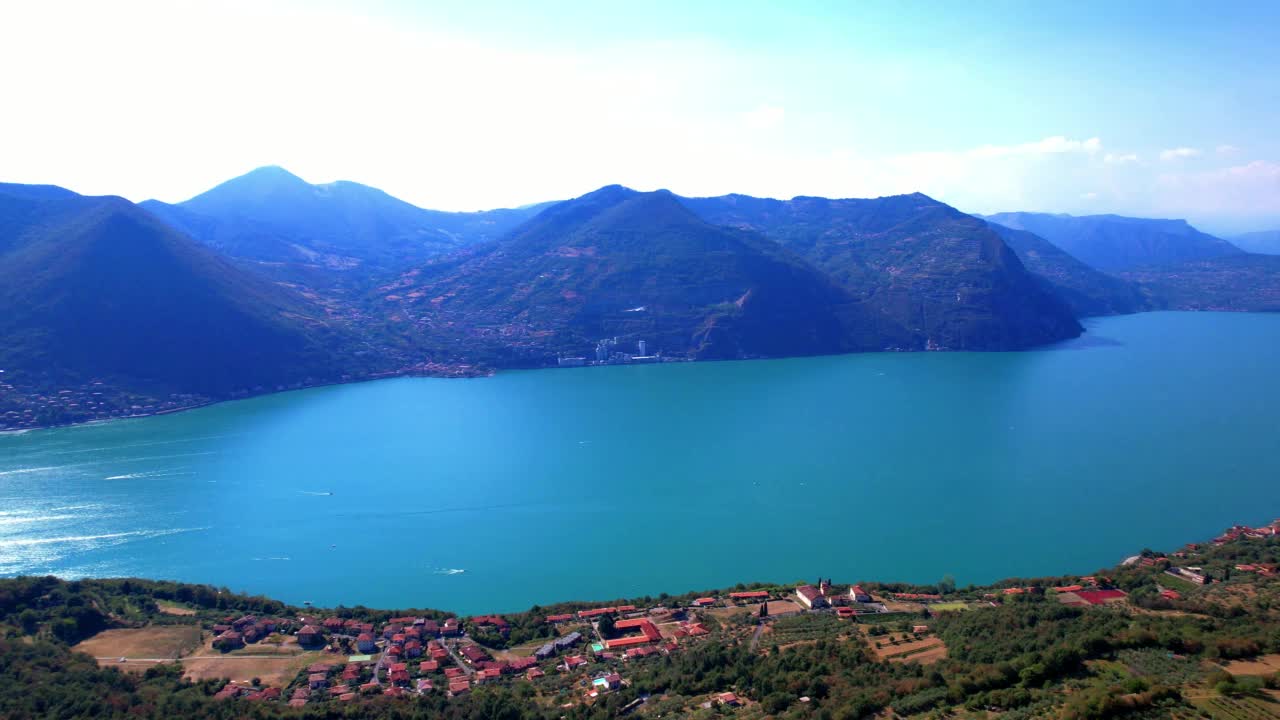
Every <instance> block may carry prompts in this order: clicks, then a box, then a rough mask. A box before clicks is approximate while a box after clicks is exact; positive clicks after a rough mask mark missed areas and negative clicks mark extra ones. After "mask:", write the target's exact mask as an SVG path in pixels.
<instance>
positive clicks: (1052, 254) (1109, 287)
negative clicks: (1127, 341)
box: [989, 223, 1150, 317]
mask: <svg viewBox="0 0 1280 720" xmlns="http://www.w3.org/2000/svg"><path fill="white" fill-rule="evenodd" d="M989 225H990V227H991V229H992V230H995V231H996V232H997V233H998V234H999V235H1000V237H1002V238H1004V241H1005V244H1006V245H1008V246H1009V247H1010V248H1012V249H1013V251H1014V252H1015V253H1017V254H1018V259H1020V260H1021V261H1022V264H1023V265H1024V266H1025V267H1026V268H1027V269H1028V270H1030V271H1031V272H1032V273H1035V274H1036V275H1037V276H1039V277H1040V278H1042V279H1043V280H1044V281H1045V282H1046V283H1047V284H1048V286H1049V287H1050V288H1051V289H1052V290H1053V291H1054V292H1055V293H1057V295H1058V296H1059V297H1061V298H1062V299H1063V300H1065V301H1066V302H1067V304H1068V305H1070V306H1071V309H1072V310H1073V311H1074V312H1075V314H1076V315H1077V316H1078V317H1093V316H1098V315H1118V314H1124V313H1132V312H1138V311H1140V310H1145V309H1148V306H1149V302H1150V301H1149V300H1148V298H1147V297H1146V295H1145V294H1144V293H1143V292H1142V289H1141V288H1140V287H1139V286H1138V284H1137V283H1133V282H1130V281H1128V280H1124V279H1122V278H1118V277H1115V276H1113V275H1108V274H1106V273H1104V272H1102V271H1100V270H1095V269H1093V268H1091V267H1089V266H1088V265H1086V264H1084V263H1083V262H1081V261H1079V260H1077V259H1075V258H1074V257H1072V256H1071V255H1070V254H1068V253H1067V252H1066V251H1065V250H1063V249H1061V248H1059V247H1058V246H1057V245H1054V244H1053V243H1051V242H1049V241H1048V240H1045V239H1044V238H1042V237H1040V236H1039V235H1036V234H1034V233H1030V232H1027V231H1026V230H1014V229H1013V228H1010V227H1005V226H1004V225H1000V224H998V223H989Z"/></svg>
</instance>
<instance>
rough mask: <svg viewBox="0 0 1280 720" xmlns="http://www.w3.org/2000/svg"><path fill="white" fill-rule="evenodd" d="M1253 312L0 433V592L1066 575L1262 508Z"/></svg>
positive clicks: (1275, 321)
mask: <svg viewBox="0 0 1280 720" xmlns="http://www.w3.org/2000/svg"><path fill="white" fill-rule="evenodd" d="M1278 449H1280V316H1277V315H1236V314H1217V313H1148V314H1141V315H1131V316H1125V317H1115V318H1106V319H1100V320H1094V321H1090V322H1089V332H1088V334H1087V335H1085V336H1084V337H1083V338H1081V339H1080V340H1077V341H1072V342H1069V343H1065V344H1062V345H1060V346H1055V347H1053V348H1048V349H1044V350H1038V351H1034V352H1023V353H911V354H907V353H904V354H894V353H878V354H865V355H846V356H837V357H818V358H798V359H786V360H768V361H752V362H718V363H710V362H709V363H673V364H666V365H649V366H634V367H602V368H581V369H565V370H538V371H523V372H504V373H500V374H498V375H496V376H494V377H490V378H480V379H466V380H456V379H420V378H404V379H395V380H385V381H378V382H369V383H361V384H354V385H345V386H335V387H326V388H318V389H312V390H304V391H299V392H290V393H284V394H279V395H271V396H266V397H260V398H254V399H250V400H244V401H238V402H230V403H224V404H220V405H215V406H211V407H206V408H202V409H199V410H193V411H189V412H184V413H179V414H174V415H167V416H159V417H150V418H137V419H128V420H119V421H113V422H108V423H101V424H96V425H86V426H79V427H70V428H57V429H50V430H38V431H29V432H25V433H21V434H8V435H0V575H5V576H12V575H17V574H46V573H52V574H57V575H61V576H66V577H78V576H126V575H127V576H140V577H151V578H169V579H177V580H187V581H194V582H208V583H213V584H216V585H225V586H227V587H230V588H231V589H233V590H242V591H248V592H253V593H263V594H267V595H271V596H273V597H276V598H279V599H282V600H286V601H289V602H293V603H302V602H303V601H311V602H314V603H316V604H318V605H333V604H338V603H343V604H347V605H354V604H357V603H363V604H366V605H370V606H377V607H386V608H394V607H438V608H443V609H448V610H453V611H457V612H462V613H474V612H481V611H512V610H521V609H526V608H528V607H529V606H530V605H532V604H534V603H547V602H552V601H557V600H570V599H581V600H609V599H615V598H621V597H630V596H640V595H644V594H654V595H656V594H658V593H659V592H662V591H667V592H672V593H676V592H684V591H687V590H693V589H705V588H713V587H722V586H727V585H731V584H734V583H737V582H749V581H754V580H761V581H778V582H791V581H796V580H807V581H810V582H812V581H816V580H817V578H818V577H819V576H823V577H828V576H830V577H834V578H835V579H836V581H837V582H842V581H844V582H852V581H857V580H885V581H894V580H899V581H916V582H936V581H937V580H939V579H941V578H942V577H943V576H944V575H948V574H950V575H952V576H954V578H955V579H956V580H957V581H958V582H959V583H960V584H961V585H964V584H967V583H970V582H974V583H978V582H988V581H993V580H997V579H1000V578H1003V577H1008V576H1040V575H1047V574H1058V573H1068V572H1076V573H1088V572H1091V571H1093V570H1096V569H1098V568H1101V567H1104V566H1110V565H1112V564H1114V563H1116V562H1117V561H1119V560H1120V559H1121V558H1123V557H1125V556H1127V555H1131V554H1135V553H1137V552H1138V551H1140V550H1141V549H1143V548H1144V547H1152V548H1163V549H1173V548H1174V547H1176V546H1178V545H1181V544H1182V543H1184V542H1187V541H1193V540H1200V539H1204V538H1207V537H1209V536H1212V535H1213V534H1216V532H1217V531H1219V530H1221V529H1223V528H1224V527H1226V526H1228V525H1230V524H1233V523H1236V522H1246V523H1261V522H1264V521H1269V520H1271V519H1273V518H1274V517H1275V516H1277V515H1280V482H1277V480H1278V479H1280V452H1277V450H1278Z"/></svg>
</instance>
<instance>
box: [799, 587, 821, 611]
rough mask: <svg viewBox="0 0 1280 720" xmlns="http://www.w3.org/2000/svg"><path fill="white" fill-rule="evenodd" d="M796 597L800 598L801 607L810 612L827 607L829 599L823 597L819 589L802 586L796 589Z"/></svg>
mask: <svg viewBox="0 0 1280 720" xmlns="http://www.w3.org/2000/svg"><path fill="white" fill-rule="evenodd" d="M796 597H797V598H799V600H800V604H801V605H804V606H805V607H807V608H809V609H810V610H813V609H814V608H823V607H826V606H827V599H826V598H825V597H823V596H822V592H821V591H820V590H818V588H816V587H814V586H812V585H801V586H800V587H798V588H796Z"/></svg>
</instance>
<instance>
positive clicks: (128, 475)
mask: <svg viewBox="0 0 1280 720" xmlns="http://www.w3.org/2000/svg"><path fill="white" fill-rule="evenodd" d="M179 475H195V473H194V472H164V471H154V472H136V473H126V474H124V475H112V476H110V477H105V478H102V479H103V480H137V479H140V478H162V477H177V476H179Z"/></svg>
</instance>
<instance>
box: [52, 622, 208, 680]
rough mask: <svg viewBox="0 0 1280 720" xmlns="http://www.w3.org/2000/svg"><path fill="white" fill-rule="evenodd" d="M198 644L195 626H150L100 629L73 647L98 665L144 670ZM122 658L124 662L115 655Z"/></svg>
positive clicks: (197, 630) (198, 635)
mask: <svg viewBox="0 0 1280 720" xmlns="http://www.w3.org/2000/svg"><path fill="white" fill-rule="evenodd" d="M198 647H200V628H199V627H196V626H195V625H152V626H149V627H144V628H127V629H120V630H103V631H102V632H100V633H98V634H97V635H94V636H93V637H91V638H89V639H88V640H85V641H84V642H82V643H80V644H78V645H76V646H75V647H74V648H73V649H74V650H76V651H78V652H82V653H87V654H89V655H92V656H94V657H95V658H98V664H99V665H103V666H106V665H115V666H117V667H120V668H121V669H124V670H139V671H141V670H145V669H147V668H148V667H149V666H151V665H152V664H154V663H155V662H156V661H166V660H176V659H177V658H179V657H181V656H183V655H185V654H186V653H188V652H191V651H192V650H193V649H195V648H198ZM122 657H123V658H126V661H125V662H124V663H121V662H119V660H118V658H122Z"/></svg>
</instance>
